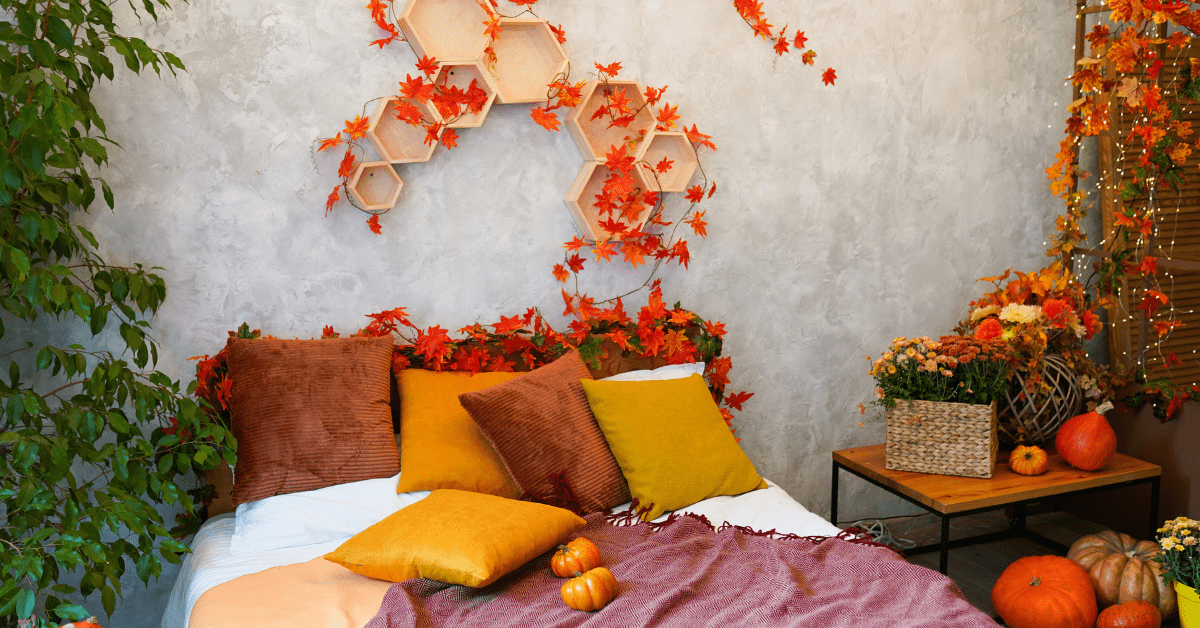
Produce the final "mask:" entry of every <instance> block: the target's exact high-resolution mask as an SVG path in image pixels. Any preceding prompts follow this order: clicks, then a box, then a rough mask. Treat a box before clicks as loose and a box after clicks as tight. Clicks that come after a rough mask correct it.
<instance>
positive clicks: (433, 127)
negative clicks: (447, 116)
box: [425, 122, 442, 145]
mask: <svg viewBox="0 0 1200 628" xmlns="http://www.w3.org/2000/svg"><path fill="white" fill-rule="evenodd" d="M441 131H442V125H441V124H438V123H437V122H434V123H433V124H430V125H429V126H427V127H425V143H426V144H429V145H433V144H437V141H438V134H440V133H441Z"/></svg>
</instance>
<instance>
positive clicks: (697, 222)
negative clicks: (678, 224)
mask: <svg viewBox="0 0 1200 628" xmlns="http://www.w3.org/2000/svg"><path fill="white" fill-rule="evenodd" d="M684 222H686V223H687V224H689V225H691V227H692V233H695V234H696V235H698V236H700V237H701V238H707V237H708V229H706V228H705V227H707V226H708V223H707V222H704V212H702V211H699V212H696V213H694V214H692V217H691V218H689V219H687V220H685V221H684Z"/></svg>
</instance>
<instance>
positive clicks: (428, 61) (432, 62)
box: [417, 55, 438, 78]
mask: <svg viewBox="0 0 1200 628" xmlns="http://www.w3.org/2000/svg"><path fill="white" fill-rule="evenodd" d="M417 69H418V70H420V71H421V72H422V73H424V74H425V76H428V77H430V78H432V77H433V75H434V74H437V71H438V64H437V59H435V58H433V57H431V56H429V55H425V56H423V57H421V58H420V59H418V60H417Z"/></svg>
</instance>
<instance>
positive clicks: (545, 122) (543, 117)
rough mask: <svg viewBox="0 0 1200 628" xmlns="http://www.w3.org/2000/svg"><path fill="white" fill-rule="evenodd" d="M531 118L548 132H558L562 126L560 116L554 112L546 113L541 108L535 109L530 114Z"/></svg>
mask: <svg viewBox="0 0 1200 628" xmlns="http://www.w3.org/2000/svg"><path fill="white" fill-rule="evenodd" d="M529 116H530V117H532V118H533V121H534V122H537V123H538V124H539V125H541V126H542V128H544V129H546V130H547V131H557V130H558V126H559V124H560V122H559V121H558V114H557V113H554V112H553V111H546V110H545V109H543V108H541V107H534V108H533V110H531V111H530V112H529Z"/></svg>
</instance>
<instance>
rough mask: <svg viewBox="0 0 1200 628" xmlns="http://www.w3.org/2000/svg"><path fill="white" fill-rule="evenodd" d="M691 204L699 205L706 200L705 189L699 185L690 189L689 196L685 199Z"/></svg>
mask: <svg viewBox="0 0 1200 628" xmlns="http://www.w3.org/2000/svg"><path fill="white" fill-rule="evenodd" d="M685 198H686V199H687V201H688V202H689V203H699V202H700V201H702V200H704V188H703V187H700V185H699V184H696V185H693V186H692V187H690V188H688V191H687V196H686V197H685Z"/></svg>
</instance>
